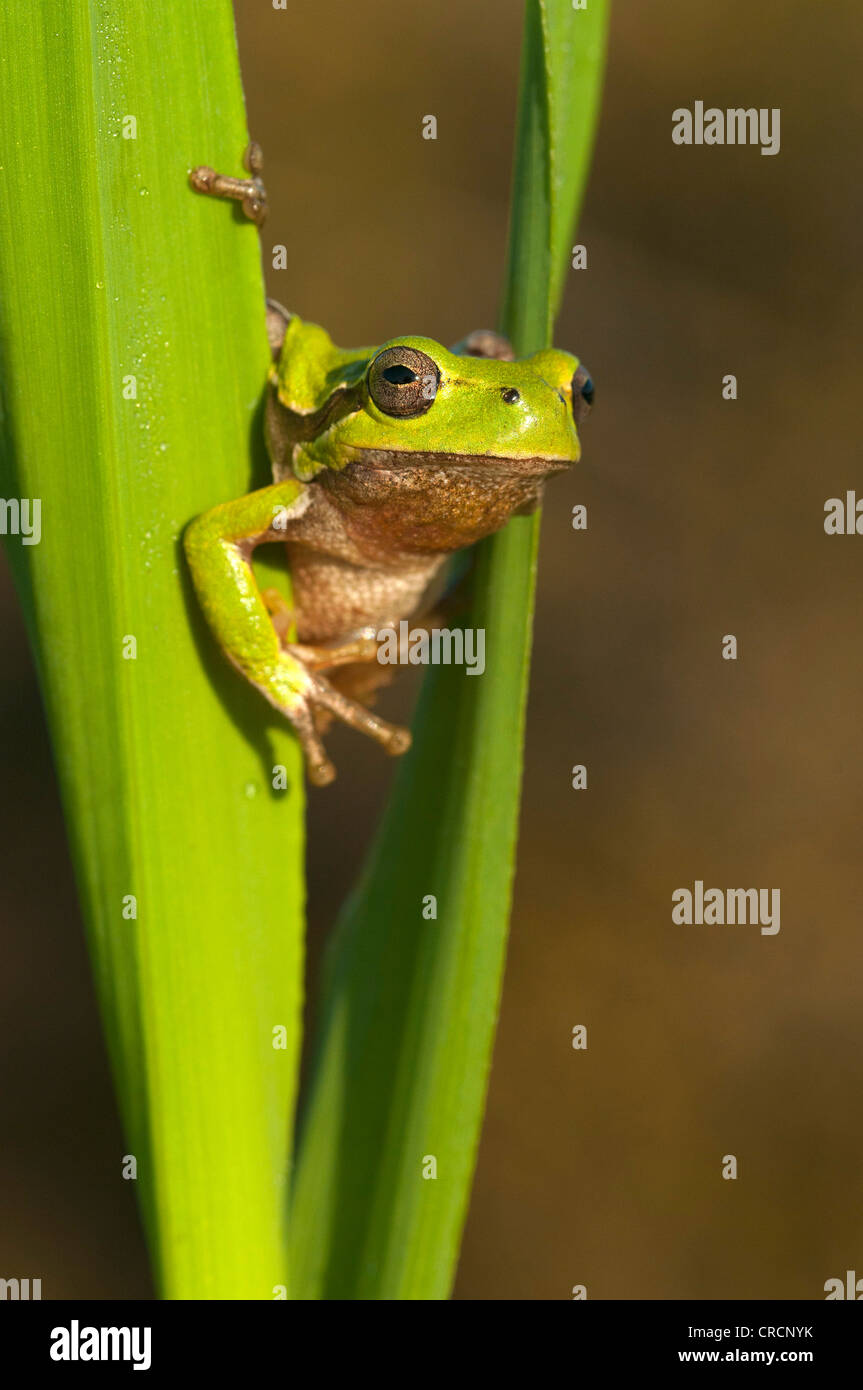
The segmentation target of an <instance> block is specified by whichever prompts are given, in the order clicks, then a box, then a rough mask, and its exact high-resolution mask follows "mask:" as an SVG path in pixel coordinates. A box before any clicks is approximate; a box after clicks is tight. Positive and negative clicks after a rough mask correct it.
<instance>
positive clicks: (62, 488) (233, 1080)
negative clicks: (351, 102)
mask: <svg viewBox="0 0 863 1390" xmlns="http://www.w3.org/2000/svg"><path fill="white" fill-rule="evenodd" d="M0 87H2V93H3V107H4V123H3V130H2V132H0V372H2V409H3V419H2V436H0V439H2V442H0V450H2V455H0V468H2V488H3V490H4V495H5V496H6V497H10V496H16V497H30V498H37V497H38V498H40V499H41V501H42V514H43V515H42V526H43V536H42V540H41V543H40V544H39V545H38V546H32V547H26V546H23V545H21V544H20V542H18V541H17V540H16V539H14V538H13V539H11V540H10V541H9V542H8V549H9V554H10V559H11V562H12V566H13V572H14V574H15V578H16V583H17V586H18V589H19V592H20V594H21V597H22V602H23V605H24V609H25V613H26V615H27V621H28V627H29V630H30V633H31V638H32V641H33V644H34V650H35V652H36V657H37V662H38V665H39V671H40V679H41V684H42V689H43V693H44V698H45V703H46V708H47V712H48V719H49V724H50V728H51V733H52V741H53V745H54V749H55V756H56V760H57V766H58V773H59V777H60V783H61V790H62V794H63V800H64V806H65V810H66V816H67V822H68V824H69V829H70V837H71V841H72V849H73V857H74V861H75V866H76V872H77V876H78V882H79V886H80V891H81V897H82V903H83V908H84V914H85V919H86V922H87V927H88V937H89V942H90V948H91V954H92V957H93V965H94V973H95V977H96V982H97V987H98V992H99V997H100V1002H101V1006H102V1010H103V1014H104V1018H105V1024H106V1031H107V1035H108V1043H109V1051H110V1054H111V1059H112V1064H113V1068H114V1073H115V1077H116V1082H117V1088H118V1095H119V1099H120V1105H121V1109H122V1112H123V1118H124V1124H125V1127H126V1133H127V1136H128V1145H129V1152H130V1154H132V1155H134V1157H135V1158H136V1160H137V1164H138V1176H137V1183H138V1190H139V1193H140V1196H141V1201H142V1206H143V1210H144V1214H145V1221H146V1224H147V1228H148V1235H149V1239H150V1244H151V1250H152V1253H153V1258H154V1263H155V1266H156V1272H157V1280H158V1283H159V1286H160V1288H161V1290H162V1292H163V1293H164V1294H165V1295H166V1296H168V1297H175V1298H190V1297H194V1298H272V1296H273V1287H274V1286H275V1285H278V1284H286V1283H287V1263H286V1236H285V1203H284V1185H285V1181H286V1174H287V1169H288V1152H289V1125H288V1117H289V1116H290V1113H291V1109H292V1105H293V1096H294V1090H295V1084H296V1064H297V1056H298V1048H299V1030H300V1008H301V970H302V935H301V933H302V913H303V884H302V852H303V840H302V772H301V768H300V764H299V757H298V752H297V749H296V745H295V742H294V740H293V739H292V737H291V736H290V734H289V733H288V732H287V730H286V729H283V728H279V727H277V726H276V725H275V723H274V721H270V723H269V725H268V714H267V710H266V707H265V706H264V705H263V703H262V702H260V701H259V700H257V699H256V698H255V697H254V695H253V694H252V693H251V692H246V691H244V690H243V689H241V688H240V687H239V683H238V680H237V677H236V676H235V675H234V674H233V673H232V672H231V671H230V670H229V669H228V668H227V666H226V665H223V663H222V662H221V660H220V658H219V657H218V654H217V653H215V652H214V651H213V650H212V644H211V643H210V640H209V637H208V634H207V633H206V632H205V631H204V629H203V624H202V622H201V620H200V618H199V616H198V614H197V611H196V608H195V605H194V602H193V600H192V599H191V596H190V593H189V585H188V581H187V578H186V574H185V569H184V565H183V561H182V557H181V549H180V543H179V537H180V533H181V531H182V529H183V527H184V526H185V524H186V523H187V522H188V521H189V520H190V519H191V518H192V517H193V516H195V515H196V514H197V513H199V512H201V511H203V510H205V509H206V508H207V507H209V506H212V505H214V504H215V503H216V502H219V501H223V500H225V499H226V498H229V497H232V496H236V495H238V494H239V493H242V492H244V491H246V490H248V487H249V485H250V482H251V481H252V479H251V476H250V473H251V470H252V457H253V456H254V453H255V451H254V449H253V450H252V454H251V455H250V439H252V438H255V439H257V438H258V437H259V420H258V407H259V401H260V396H261V392H262V388H263V383H264V381H265V378H266V372H267V367H268V360H269V359H268V353H267V346H266V338H265V334H264V329H263V286H262V279H261V272H260V264H259V255H258V247H257V239H256V234H255V229H254V228H253V227H252V226H251V225H244V224H241V222H240V221H239V220H238V219H237V218H236V217H235V216H234V215H233V214H232V211H231V210H230V209H229V208H228V207H226V206H225V205H222V204H218V203H215V202H213V201H211V200H208V199H204V198H200V197H197V196H196V195H195V194H193V193H192V191H191V190H190V189H189V187H188V184H187V174H188V170H189V168H190V166H191V165H192V164H195V163H199V162H201V163H211V164H213V165H214V166H216V167H223V168H225V169H226V170H227V171H231V172H234V171H235V172H240V170H239V162H240V157H241V155H242V151H243V148H244V145H245V142H246V139H247V136H246V131H245V121H244V116H243V105H242V91H241V86H240V81H239V72H238V67H237V58H236V45H235V39H234V33H233V16H232V11H231V6H230V3H228V0H202V3H200V4H198V5H195V6H192V7H179V6H176V5H175V4H172V3H170V0H152V3H151V4H149V5H148V6H147V7H146V12H144V10H143V9H141V8H138V9H137V10H136V8H135V7H129V6H127V5H126V4H124V3H122V2H121V0H93V3H91V4H86V5H72V6H66V7H57V6H56V5H54V4H53V3H48V0H40V3H38V4H33V3H27V4H25V3H23V0H12V3H10V4H8V5H6V6H4V8H3V11H2V14H0ZM127 116H132V117H134V118H135V120H136V121H137V135H136V138H135V139H128V140H127V139H124V138H123V121H124V118H125V117H127ZM130 376H135V377H136V378H137V388H138V389H137V399H134V400H133V399H127V398H126V397H124V394H123V386H124V380H125V379H127V378H128V377H130ZM261 466H262V459H261V457H260V454H259V453H258V455H257V457H256V459H255V467H256V470H257V473H258V476H257V478H256V481H262V480H263V479H262V477H261V475H260V469H261ZM130 636H132V637H134V638H135V639H136V642H137V656H136V659H134V660H126V659H124V657H123V650H124V640H125V639H127V638H128V637H130ZM276 765H283V766H284V767H285V768H286V770H287V779H288V786H289V790H288V791H287V792H281V793H275V792H274V791H273V789H272V785H271V778H272V769H273V767H274V766H276ZM130 896H134V898H135V899H136V900H137V918H136V919H134V920H131V919H129V918H128V917H124V915H123V905H124V901H127V900H128V899H129V897H130ZM279 1026H283V1027H284V1028H285V1030H286V1035H285V1036H286V1046H285V1047H284V1048H283V1049H277V1048H275V1047H274V1046H273V1042H272V1030H273V1028H275V1027H279ZM120 1160H121V1155H117V1180H118V1181H121V1180H122V1178H121V1171H120V1169H121V1162H120Z"/></svg>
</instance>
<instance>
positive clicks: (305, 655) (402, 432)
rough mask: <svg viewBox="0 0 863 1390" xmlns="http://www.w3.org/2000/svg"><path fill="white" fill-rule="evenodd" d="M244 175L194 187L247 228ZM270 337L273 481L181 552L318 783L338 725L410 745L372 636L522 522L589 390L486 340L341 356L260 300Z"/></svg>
mask: <svg viewBox="0 0 863 1390" xmlns="http://www.w3.org/2000/svg"><path fill="white" fill-rule="evenodd" d="M246 168H247V170H248V171H249V173H250V175H251V177H250V178H249V179H234V178H229V177H227V176H224V175H219V174H216V173H215V172H214V171H213V170H211V169H208V168H199V169H195V170H193V171H192V173H191V175H190V182H191V183H192V186H193V187H194V188H196V189H197V190H198V191H200V192H205V193H210V194H214V195H215V196H218V197H229V198H234V199H237V200H238V201H240V202H242V204H243V207H244V209H245V211H246V213H247V214H248V215H249V216H250V217H252V218H253V219H254V220H255V221H256V222H258V223H260V222H261V221H262V220H263V216H264V214H265V211H266V193H265V190H264V187H263V183H262V181H261V177H260V153H259V151H258V149H257V147H256V146H251V147H250V149H249V151H248V152H247V157H246ZM267 332H268V337H269V342H270V348H271V353H272V368H271V370H270V374H269V382H268V385H267V400H266V416H265V420H266V426H265V427H266V436H267V445H268V450H269V454H270V458H271V461H272V469H273V483H272V485H271V486H269V487H265V488H262V489H261V490H259V491H257V492H253V493H251V494H249V495H248V496H245V497H240V498H237V499H236V500H235V501H229V502H223V503H222V504H221V505H220V506H216V507H214V508H213V509H212V510H211V511H207V512H205V513H204V514H203V515H202V516H200V517H198V518H197V519H196V520H195V521H193V522H192V523H191V524H190V526H189V527H188V528H187V531H186V535H185V549H186V555H187V557H188V563H189V567H190V569H191V574H192V578H193V581H194V585H195V590H196V592H197V596H198V599H199V601H200V604H201V607H202V609H203V612H204V614H205V616H206V619H207V621H208V623H209V625H210V627H211V629H212V631H213V634H214V636H215V638H216V641H217V642H218V643H219V645H220V646H221V648H222V650H223V651H224V653H225V654H226V656H227V657H228V659H229V660H230V661H231V662H232V663H233V665H234V666H235V667H236V668H237V670H238V671H239V672H240V673H241V674H242V675H243V676H245V677H246V679H247V680H248V681H251V683H252V684H253V685H254V686H256V687H257V689H258V690H259V691H260V692H261V694H262V695H263V696H264V697H265V698H266V699H267V700H269V702H270V703H271V704H272V705H274V706H275V707H276V709H278V710H280V711H281V713H282V714H283V715H284V716H285V717H286V718H287V719H288V720H290V722H291V724H292V725H293V727H294V729H295V730H296V733H297V735H298V737H299V739H300V743H301V745H302V748H303V751H304V754H305V762H306V768H307V775H308V777H309V780H310V781H311V782H312V783H314V784H316V785H319V786H323V785H326V784H327V783H328V782H331V781H332V779H333V777H334V776H335V769H334V767H333V765H332V763H331V762H330V760H329V758H328V757H327V754H326V752H325V749H324V746H323V743H322V740H321V737H320V733H321V729H322V728H325V727H326V724H327V722H328V721H329V719H330V718H332V717H333V716H335V717H337V718H339V719H341V720H343V721H344V722H345V723H346V724H349V725H352V726H353V727H354V728H355V729H358V730H361V731H362V732H363V733H365V734H368V735H370V736H371V737H372V738H374V739H376V740H377V742H378V743H380V744H381V745H382V746H383V747H384V749H386V751H387V752H388V753H394V754H396V753H402V752H404V750H405V749H406V748H407V747H408V746H409V744H410V735H409V733H408V732H407V730H405V729H401V728H398V727H396V726H394V725H392V724H389V723H387V722H386V721H385V720H383V719H381V718H379V717H378V716H377V715H376V714H375V713H373V712H372V711H371V710H370V709H369V708H368V707H367V704H368V701H369V700H371V698H372V696H373V692H374V690H375V687H376V686H377V685H379V684H381V683H383V682H384V681H385V680H386V679H387V673H386V672H385V671H384V670H383V668H382V667H381V666H380V665H379V664H378V663H377V654H378V643H377V641H376V639H375V634H376V633H377V632H378V631H379V630H380V629H381V628H396V629H397V628H398V624H399V621H400V620H401V619H402V618H410V617H411V616H412V615H414V614H416V613H417V612H418V610H419V609H420V605H421V602H422V599H423V596H424V594H425V592H426V590H427V589H428V588H429V586H430V584H431V582H432V580H433V579H434V577H435V574H436V572H437V571H438V570H439V568H440V566H441V565H442V563H443V562H444V560H445V559H446V557H447V556H449V555H451V554H452V553H453V552H454V551H457V550H460V549H462V548H463V547H465V546H470V545H472V544H473V543H474V542H475V541H478V540H479V539H481V537H483V536H487V535H490V534H491V533H492V532H494V531H497V530H499V529H500V528H501V527H502V526H504V525H505V524H506V522H507V521H508V520H509V519H510V517H511V516H513V515H516V514H519V515H521V514H525V513H528V512H531V511H533V510H535V508H536V507H537V506H538V505H539V502H540V500H541V496H542V490H543V485H544V482H545V479H546V478H547V477H548V476H549V475H550V474H553V473H557V472H559V471H561V470H563V469H565V468H568V467H569V466H570V465H572V464H574V463H576V462H577V460H578V458H579V455H580V446H579V440H578V432H577V427H578V425H579V424H580V423H581V421H582V420H583V418H584V416H585V415H586V414H587V412H588V410H589V409H590V405H591V402H592V399H593V385H592V382H591V380H590V377H589V375H588V373H587V372H586V370H585V369H584V368H583V367H582V366H581V365H580V363H579V360H578V358H576V357H573V356H572V355H571V354H570V353H568V352H560V351H556V350H554V349H547V350H544V351H542V352H536V353H534V354H533V355H532V356H530V357H527V358H525V359H523V360H522V361H515V360H513V352H512V349H511V347H510V344H509V343H508V342H507V340H506V339H505V338H502V337H501V336H500V335H498V334H496V333H493V332H491V331H485V330H481V331H479V332H476V333H472V334H471V335H470V336H469V337H468V338H466V339H465V340H464V341H463V342H461V343H459V344H458V345H456V346H455V347H453V348H450V349H447V348H445V347H443V346H442V345H441V344H440V343H437V342H435V341H433V340H432V339H431V338H425V337H417V336H399V337H396V338H392V339H390V341H389V342H386V343H383V344H381V345H380V346H379V347H363V348H349V349H345V348H339V347H336V346H335V345H334V344H333V342H332V341H331V339H330V337H329V335H328V334H327V333H326V332H325V330H324V329H323V328H320V327H318V326H317V325H316V324H312V323H306V322H303V321H302V320H301V319H300V318H298V317H297V316H296V315H293V314H291V313H289V312H288V311H287V310H285V309H283V308H282V307H281V306H280V305H278V304H276V303H275V302H273V301H268V302H267ZM268 541H279V542H281V543H282V544H284V545H285V546H286V548H287V555H288V563H289V568H290V574H291V582H292V589H293V600H292V605H291V606H290V607H289V606H288V604H287V601H286V600H285V599H284V597H283V596H281V595H280V593H279V592H278V591H277V590H274V589H267V590H264V591H263V592H262V591H261V590H260V589H259V587H258V584H257V582H256V579H255V576H254V573H253V570H252V566H251V563H250V562H251V557H252V552H253V551H254V549H255V547H256V546H258V545H261V544H263V543H265V542H268ZM424 625H430V619H429V618H426V620H425V624H424Z"/></svg>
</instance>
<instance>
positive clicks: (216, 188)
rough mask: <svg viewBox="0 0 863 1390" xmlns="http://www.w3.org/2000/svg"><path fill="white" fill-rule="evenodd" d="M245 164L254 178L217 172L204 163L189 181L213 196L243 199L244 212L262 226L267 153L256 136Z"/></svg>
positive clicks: (245, 158) (197, 188) (265, 209)
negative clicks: (263, 151)
mask: <svg viewBox="0 0 863 1390" xmlns="http://www.w3.org/2000/svg"><path fill="white" fill-rule="evenodd" d="M243 166H244V168H246V169H247V170H248V172H249V174H250V175H251V178H248V179H235V178H231V176H230V175H229V174H217V173H216V171H215V169H211V168H209V166H208V165H206V164H200V165H198V167H197V169H193V170H192V172H191V173H190V174H189V183H190V184H191V185H192V187H193V188H194V189H195V190H196V191H197V192H198V193H208V194H210V196H211V197H213V198H233V200H234V201H235V202H237V203H242V206H243V212H244V213H245V214H246V216H247V217H248V218H250V219H251V220H252V222H254V223H255V225H256V226H257V227H260V226H261V224H262V223H263V221H264V218H265V217H266V215H267V190H266V188H265V187H264V181H263V179H262V178H261V172H262V170H263V167H264V157H263V154H262V153H261V147H260V145H257V144H255V142H254V140H253V141H252V143H251V144H250V145H249V146H248V148H247V150H246V153H245V154H244V156H243Z"/></svg>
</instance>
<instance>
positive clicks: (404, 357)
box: [369, 347, 440, 420]
mask: <svg viewBox="0 0 863 1390" xmlns="http://www.w3.org/2000/svg"><path fill="white" fill-rule="evenodd" d="M439 385H440V372H439V371H438V368H437V365H436V364H435V363H434V362H433V361H432V359H431V358H430V357H427V356H426V354H425V353H424V352H419V351H418V349H417V348H412V347H390V348H384V350H383V352H379V353H378V355H377V357H376V358H375V360H374V361H373V362H372V365H371V366H370V367H369V395H370V396H371V398H372V400H373V401H374V403H375V405H376V406H377V407H378V409H379V410H382V411H383V412H384V414H385V415H394V416H396V417H397V418H398V419H400V420H407V419H409V418H410V417H411V416H412V415H423V414H425V412H426V411H427V410H428V409H430V407H431V406H432V405H433V404H434V399H435V396H436V395H437V389H438V386H439Z"/></svg>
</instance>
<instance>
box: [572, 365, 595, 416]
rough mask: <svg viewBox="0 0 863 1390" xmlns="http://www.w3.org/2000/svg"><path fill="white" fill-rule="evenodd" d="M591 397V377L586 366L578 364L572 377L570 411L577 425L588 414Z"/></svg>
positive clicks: (591, 401)
mask: <svg viewBox="0 0 863 1390" xmlns="http://www.w3.org/2000/svg"><path fill="white" fill-rule="evenodd" d="M593 397H594V388H593V377H592V376H591V375H590V372H589V371H588V370H587V368H586V367H584V366H580V367H579V368H578V370H577V371H576V373H575V375H574V376H573V378H572V413H573V415H574V416H575V423H576V424H577V425H580V424H581V422H582V420H586V419H587V416H588V415H589V414H590V407H591V406H592V405H593Z"/></svg>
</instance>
